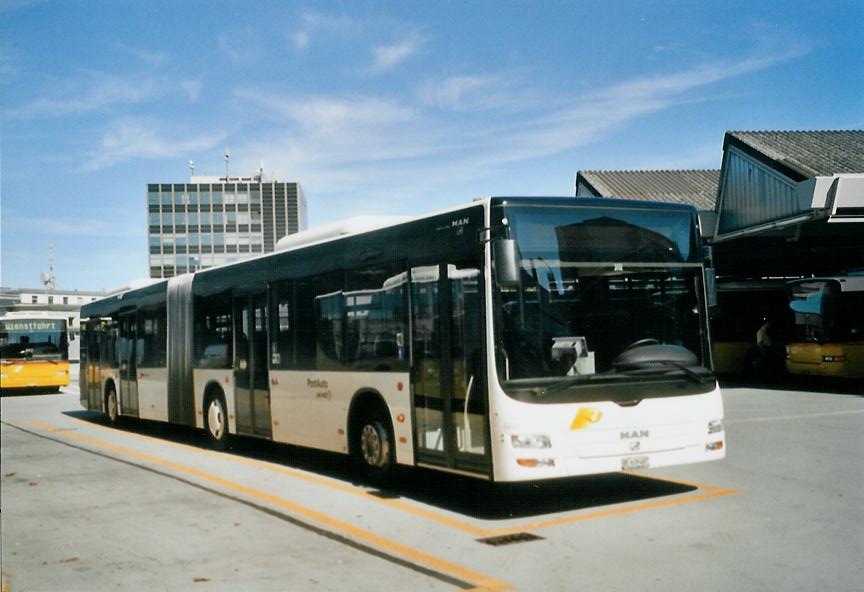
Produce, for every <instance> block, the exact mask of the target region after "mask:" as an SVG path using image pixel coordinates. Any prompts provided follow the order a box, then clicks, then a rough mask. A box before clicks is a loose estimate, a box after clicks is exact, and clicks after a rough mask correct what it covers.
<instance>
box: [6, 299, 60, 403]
mask: <svg viewBox="0 0 864 592" xmlns="http://www.w3.org/2000/svg"><path fill="white" fill-rule="evenodd" d="M68 384H69V342H68V327H67V324H66V319H65V318H64V317H62V316H58V315H52V314H51V313H47V312H41V313H40V312H28V313H26V314H24V313H9V314H7V315H4V316H2V317H0V390H2V391H3V392H4V393H6V392H10V391H22V392H28V391H31V392H58V391H59V390H60V388H61V387H64V386H67V385H68Z"/></svg>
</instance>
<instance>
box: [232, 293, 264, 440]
mask: <svg viewBox="0 0 864 592" xmlns="http://www.w3.org/2000/svg"><path fill="white" fill-rule="evenodd" d="M234 401H235V404H236V414H237V431H238V432H240V433H242V434H250V435H254V436H266V437H270V436H271V425H270V376H269V372H268V370H267V298H266V296H265V295H264V294H257V295H254V296H238V297H236V298H235V300H234Z"/></svg>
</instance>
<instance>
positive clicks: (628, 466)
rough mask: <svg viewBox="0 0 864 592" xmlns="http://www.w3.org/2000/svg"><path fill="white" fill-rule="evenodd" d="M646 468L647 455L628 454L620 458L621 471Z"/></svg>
mask: <svg viewBox="0 0 864 592" xmlns="http://www.w3.org/2000/svg"><path fill="white" fill-rule="evenodd" d="M647 468H648V457H647V456H628V457H626V458H622V459H621V470H622V471H635V470H637V469H647Z"/></svg>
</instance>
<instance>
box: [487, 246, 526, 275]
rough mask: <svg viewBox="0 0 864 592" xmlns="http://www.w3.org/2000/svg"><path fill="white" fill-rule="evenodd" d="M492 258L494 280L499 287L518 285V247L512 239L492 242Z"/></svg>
mask: <svg viewBox="0 0 864 592" xmlns="http://www.w3.org/2000/svg"><path fill="white" fill-rule="evenodd" d="M492 258H493V260H494V266H495V279H496V280H497V281H498V284H499V285H501V286H515V285H518V284H519V279H520V275H521V265H520V260H521V257H520V256H519V247H518V246H517V245H516V241H515V240H513V239H509V238H507V239H503V238H502V239H496V240H495V241H493V242H492Z"/></svg>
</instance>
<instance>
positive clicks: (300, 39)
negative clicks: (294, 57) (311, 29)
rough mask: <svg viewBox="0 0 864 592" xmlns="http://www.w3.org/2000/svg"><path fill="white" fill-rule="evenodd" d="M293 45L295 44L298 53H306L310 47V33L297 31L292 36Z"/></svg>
mask: <svg viewBox="0 0 864 592" xmlns="http://www.w3.org/2000/svg"><path fill="white" fill-rule="evenodd" d="M291 43H293V44H294V49H296V50H297V51H304V50H305V49H306V48H307V47H309V33H308V31H297V32H296V33H293V34H292V35H291Z"/></svg>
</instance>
